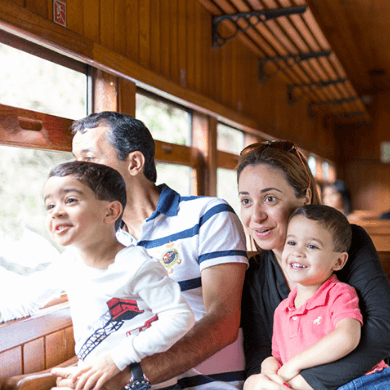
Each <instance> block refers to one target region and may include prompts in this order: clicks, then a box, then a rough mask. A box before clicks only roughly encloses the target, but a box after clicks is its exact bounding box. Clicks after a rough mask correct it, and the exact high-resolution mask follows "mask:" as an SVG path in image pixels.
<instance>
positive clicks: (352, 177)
mask: <svg viewBox="0 0 390 390" xmlns="http://www.w3.org/2000/svg"><path fill="white" fill-rule="evenodd" d="M344 181H345V182H346V184H347V185H348V187H349V189H350V191H351V196H352V206H353V208H354V209H357V210H373V211H376V212H377V213H378V214H379V213H383V212H385V211H389V210H390V164H381V163H380V162H374V161H369V160H355V161H353V162H350V163H348V164H347V166H346V167H345V177H344Z"/></svg>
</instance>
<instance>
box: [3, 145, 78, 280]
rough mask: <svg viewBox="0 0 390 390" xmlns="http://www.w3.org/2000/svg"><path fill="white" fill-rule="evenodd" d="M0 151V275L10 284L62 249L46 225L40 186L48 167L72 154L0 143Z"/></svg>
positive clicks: (45, 262)
mask: <svg viewBox="0 0 390 390" xmlns="http://www.w3.org/2000/svg"><path fill="white" fill-rule="evenodd" d="M0 154H1V159H0V197H1V199H2V201H1V202H0V216H1V218H0V276H1V280H2V283H12V282H13V281H15V280H16V278H18V275H28V274H30V273H32V272H35V271H39V270H42V269H44V268H45V267H46V266H47V265H48V264H49V263H50V262H51V261H53V259H55V258H56V256H57V255H58V253H59V251H61V250H62V249H61V248H60V247H58V246H56V244H55V243H54V241H52V240H51V238H50V236H49V234H48V232H47V231H46V228H45V217H46V210H45V207H44V202H43V187H44V184H45V182H46V179H47V176H48V173H49V171H50V169H51V168H52V167H54V166H55V165H57V164H59V163H61V162H64V161H69V160H71V159H73V156H72V154H71V153H69V152H54V151H45V150H41V149H29V148H20V147H10V146H1V145H0Z"/></svg>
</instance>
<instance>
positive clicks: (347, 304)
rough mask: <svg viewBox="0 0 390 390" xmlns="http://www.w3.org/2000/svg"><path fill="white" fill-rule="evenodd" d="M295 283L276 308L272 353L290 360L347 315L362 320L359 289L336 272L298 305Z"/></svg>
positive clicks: (285, 360) (331, 329) (330, 330)
mask: <svg viewBox="0 0 390 390" xmlns="http://www.w3.org/2000/svg"><path fill="white" fill-rule="evenodd" d="M296 295H297V288H296V287H295V288H294V289H293V290H292V291H291V292H290V294H289V296H288V297H287V298H286V299H285V300H283V301H282V302H281V303H280V304H279V306H278V307H277V308H276V310H275V314H274V329H273V337H272V355H273V356H275V357H279V358H280V359H281V361H282V363H285V362H287V361H288V360H290V359H291V358H293V357H294V356H295V355H297V354H298V353H299V352H301V351H304V350H305V349H307V348H309V347H311V346H312V345H313V344H315V343H316V342H317V341H319V340H320V339H322V338H323V337H324V336H325V335H327V334H328V333H330V332H332V331H333V330H334V329H335V326H336V324H337V322H339V321H340V320H342V319H344V318H355V319H356V320H358V321H360V322H361V323H362V324H363V318H362V314H361V312H360V309H359V300H358V296H357V294H356V291H355V289H354V288H353V287H351V286H349V285H348V284H345V283H341V282H340V281H339V280H338V279H337V277H336V275H332V276H331V277H330V278H329V279H328V280H326V281H325V282H324V283H323V284H322V286H321V287H320V288H319V289H318V290H317V291H316V293H315V294H314V295H313V296H312V297H311V298H310V299H308V300H307V301H306V302H305V303H304V304H303V305H302V306H301V307H299V308H298V309H296V308H295V306H294V299H295V297H296Z"/></svg>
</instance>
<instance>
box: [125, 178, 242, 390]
mask: <svg viewBox="0 0 390 390" xmlns="http://www.w3.org/2000/svg"><path fill="white" fill-rule="evenodd" d="M160 189H161V194H160V198H159V201H158V204H157V208H156V210H155V212H154V213H153V214H152V215H151V216H150V217H149V218H148V219H147V220H146V221H145V222H144V223H143V224H142V232H141V236H140V239H139V240H138V242H137V241H136V240H135V239H134V237H132V236H130V235H129V234H128V233H126V232H124V231H120V232H118V239H119V240H120V241H121V242H122V243H123V244H125V245H129V244H136V245H140V246H143V247H144V248H146V249H147V251H148V253H149V255H150V256H152V257H155V258H157V259H159V260H160V262H161V263H162V264H163V265H164V266H165V268H166V269H167V271H168V273H169V275H170V276H171V277H172V279H174V280H175V281H177V282H178V283H179V284H180V287H181V291H182V294H183V296H184V297H185V298H186V300H187V302H188V304H189V305H190V306H191V309H192V310H193V312H194V314H195V320H196V321H199V320H200V319H201V318H203V317H204V316H205V315H206V309H205V307H204V303H203V295H202V283H201V271H202V270H203V269H205V268H207V267H212V266H215V265H218V264H225V263H244V264H248V258H247V253H246V246H245V234H244V231H243V227H242V225H241V222H240V220H239V218H238V216H237V215H236V214H235V213H234V211H233V209H232V207H231V206H229V204H227V203H226V201H224V200H223V199H219V198H213V197H201V196H180V195H179V194H178V193H177V192H175V191H173V190H172V189H171V188H169V187H168V186H166V185H165V184H163V185H161V186H160ZM240 335H241V332H240ZM201 373H202V374H204V375H202V374H201ZM206 375H207V376H206ZM243 379H244V358H243V349H242V338H241V337H239V338H238V340H237V341H236V342H235V343H233V344H232V345H229V346H228V347H226V348H224V349H223V350H221V351H219V352H218V353H217V354H215V355H214V356H212V357H211V358H209V359H207V361H206V362H203V363H202V364H201V365H200V366H198V367H196V368H195V369H192V370H190V371H189V372H187V373H185V374H183V375H181V376H180V377H179V378H178V383H179V385H180V387H179V388H182V389H195V388H196V389H199V390H200V389H202V390H204V389H237V388H242V383H243ZM214 380H217V381H214ZM227 382H230V383H227Z"/></svg>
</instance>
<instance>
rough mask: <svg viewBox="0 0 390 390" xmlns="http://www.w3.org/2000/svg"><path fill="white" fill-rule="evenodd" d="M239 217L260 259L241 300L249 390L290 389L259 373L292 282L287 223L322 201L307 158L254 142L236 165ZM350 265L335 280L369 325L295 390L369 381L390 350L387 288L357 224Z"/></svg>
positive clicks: (282, 146) (284, 146)
mask: <svg viewBox="0 0 390 390" xmlns="http://www.w3.org/2000/svg"><path fill="white" fill-rule="evenodd" d="M237 173H238V189H239V196H240V200H241V216H242V221H243V223H244V225H245V227H246V230H247V232H248V233H249V234H250V236H251V237H252V238H253V240H254V241H255V244H256V247H257V248H258V250H259V253H258V254H257V255H256V256H254V257H253V258H251V259H250V267H249V269H248V271H247V275H246V281H245V286H244V293H243V300H242V326H243V330H244V348H245V358H246V369H247V377H248V379H247V380H246V382H245V386H244V390H261V389H285V388H286V387H285V386H284V385H283V380H282V379H281V378H280V377H279V376H278V375H277V374H276V372H277V369H278V367H275V374H274V375H270V376H265V375H262V374H259V372H260V365H261V362H262V361H263V360H264V359H265V358H266V357H268V356H270V355H271V338H272V328H273V326H272V324H273V313H274V310H275V308H276V307H277V305H278V304H279V303H280V302H281V301H282V300H283V299H285V298H286V297H287V295H288V294H289V292H290V290H291V289H292V288H293V287H294V283H292V282H291V281H289V280H288V279H287V278H286V276H285V275H284V273H283V270H282V268H281V254H282V251H283V246H284V243H285V235H286V229H287V221H288V218H289V216H290V215H291V213H292V211H293V210H295V208H297V207H299V206H302V205H305V204H309V203H319V198H318V195H317V191H316V183H315V182H314V179H313V177H312V175H311V173H310V170H309V167H308V165H307V163H306V161H305V160H304V158H303V156H301V154H300V153H299V152H298V150H297V149H296V148H295V146H294V145H293V144H292V143H291V142H287V141H273V142H267V143H260V144H253V145H250V146H249V147H247V148H245V149H244V150H243V151H242V152H241V156H240V159H239V163H238V172H237ZM352 231H353V238H352V245H351V249H350V251H349V259H348V261H347V264H346V266H345V267H344V269H343V270H342V271H340V272H338V278H339V279H340V280H341V281H343V282H346V283H349V284H350V285H352V286H353V287H355V289H356V290H357V292H358V294H359V298H360V308H361V311H362V314H363V320H364V325H363V327H362V336H361V341H360V343H359V346H358V347H357V348H356V349H355V350H354V351H353V352H352V353H350V354H349V355H347V356H346V357H345V358H343V359H340V360H338V361H337V362H334V363H331V364H327V365H325V366H318V367H314V368H310V369H307V370H303V371H302V372H301V375H298V376H297V377H295V378H294V379H293V380H292V381H291V382H290V385H291V386H292V387H294V388H296V389H311V388H314V389H315V390H321V389H328V390H329V389H337V388H338V387H339V386H341V385H343V384H345V383H347V382H350V381H351V380H353V379H354V378H357V377H359V376H361V375H364V373H365V372H367V371H369V370H370V369H371V368H372V367H373V366H375V364H377V363H378V362H379V361H381V360H382V359H383V358H385V357H386V356H387V355H388V353H389V352H390V300H389V298H388V297H389V296H390V295H389V294H390V284H389V282H388V280H387V276H386V274H385V273H384V271H383V268H382V266H381V264H380V260H379V258H378V256H377V254H376V250H375V247H374V246H373V244H372V241H371V239H370V238H369V236H368V235H367V234H366V232H365V231H364V230H363V229H362V228H361V227H358V226H355V225H352Z"/></svg>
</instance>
